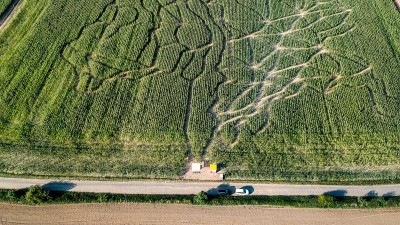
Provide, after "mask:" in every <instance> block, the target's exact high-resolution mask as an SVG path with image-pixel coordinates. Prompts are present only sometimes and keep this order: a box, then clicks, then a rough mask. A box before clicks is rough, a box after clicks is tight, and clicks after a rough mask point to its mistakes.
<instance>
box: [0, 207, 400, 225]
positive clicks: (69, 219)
mask: <svg viewBox="0 0 400 225" xmlns="http://www.w3.org/2000/svg"><path fill="white" fill-rule="evenodd" d="M398 221H400V209H399V208H391V209H374V210H352V209H296V208H271V207H260V206H233V207H225V206H224V207H204V206H189V205H152V204H80V205H47V206H22V205H10V204H3V203H1V204H0V224H274V225H279V224H296V225H298V224H350V225H355V224H363V225H368V224H374V225H379V224H385V225H388V224H389V225H390V224H398Z"/></svg>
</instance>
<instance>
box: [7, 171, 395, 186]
mask: <svg viewBox="0 0 400 225" xmlns="http://www.w3.org/2000/svg"><path fill="white" fill-rule="evenodd" d="M0 177H4V178H26V179H55V180H79V181H126V182H127V181H148V182H150V181H173V182H198V183H202V182H207V183H209V182H214V183H221V182H222V181H220V180H217V181H214V180H186V179H182V178H146V177H133V178H132V177H117V176H116V177H111V176H102V177H97V176H72V175H52V174H46V175H36V174H13V173H3V172H0ZM224 182H229V183H252V184H307V185H387V184H400V180H399V179H393V180H345V181H324V180H319V181H318V180H305V181H301V180H300V181H298V180H276V181H275V180H263V179H258V180H252V179H237V178H229V177H227V178H226V179H225V180H224Z"/></svg>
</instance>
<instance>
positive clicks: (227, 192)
mask: <svg viewBox="0 0 400 225" xmlns="http://www.w3.org/2000/svg"><path fill="white" fill-rule="evenodd" d="M230 194H231V193H230V192H229V190H227V189H218V195H222V196H226V195H230Z"/></svg>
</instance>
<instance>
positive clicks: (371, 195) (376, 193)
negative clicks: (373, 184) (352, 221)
mask: <svg viewBox="0 0 400 225" xmlns="http://www.w3.org/2000/svg"><path fill="white" fill-rule="evenodd" d="M365 197H368V198H375V197H378V192H376V191H374V190H373V191H370V192H368V193H367V194H366V195H365Z"/></svg>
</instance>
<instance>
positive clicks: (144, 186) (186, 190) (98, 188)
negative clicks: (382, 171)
mask: <svg viewBox="0 0 400 225" xmlns="http://www.w3.org/2000/svg"><path fill="white" fill-rule="evenodd" d="M32 185H43V186H44V187H45V188H46V189H49V190H61V191H74V192H95V193H120V194H153V195H154V194H171V195H177V194H197V193H199V192H200V191H209V190H212V189H213V188H216V187H218V186H219V185H222V183H215V182H183V181H182V182H181V181H175V182H174V181H168V182H167V181H129V182H117V181H58V180H46V179H23V178H0V189H22V188H27V187H30V186H32ZM243 186H247V187H248V189H250V191H251V192H252V193H251V194H252V195H302V196H306V195H321V194H324V193H331V194H332V195H335V196H383V195H385V196H388V195H390V196H395V195H396V196H397V195H400V184H399V185H396V184H395V185H373V186H344V185H292V184H249V183H230V184H229V187H228V188H231V189H232V190H234V189H235V188H241V187H243Z"/></svg>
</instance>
